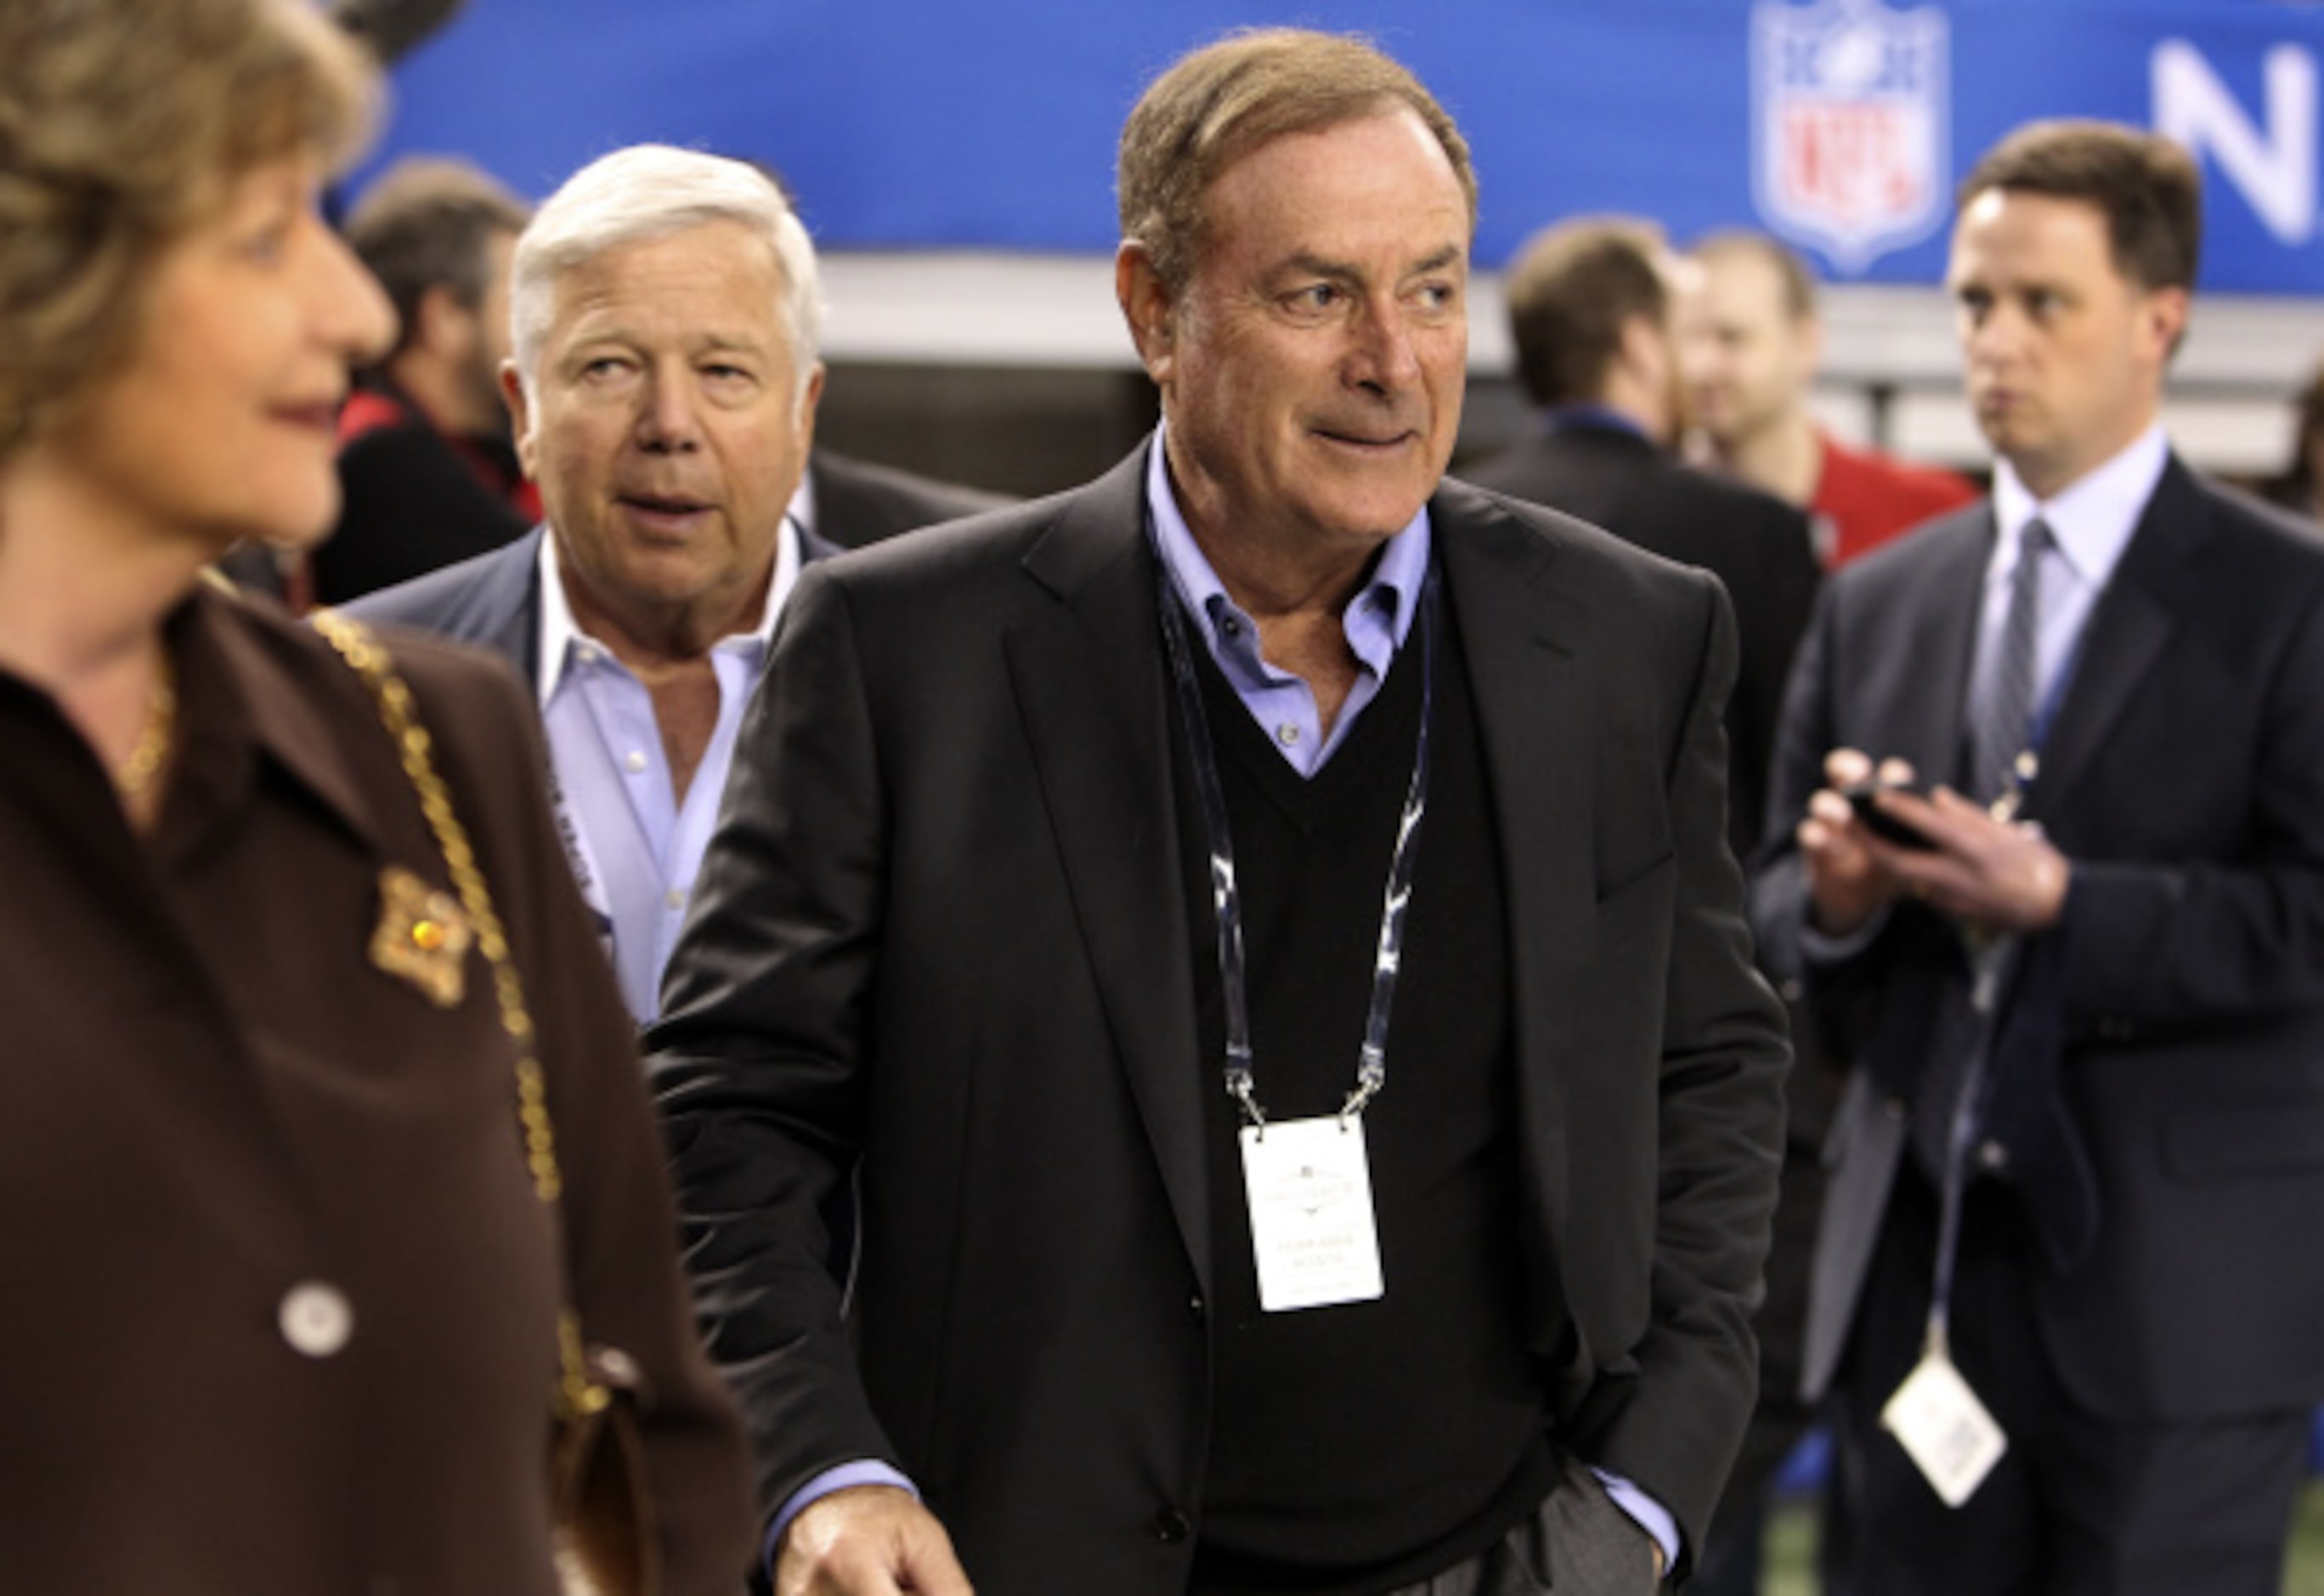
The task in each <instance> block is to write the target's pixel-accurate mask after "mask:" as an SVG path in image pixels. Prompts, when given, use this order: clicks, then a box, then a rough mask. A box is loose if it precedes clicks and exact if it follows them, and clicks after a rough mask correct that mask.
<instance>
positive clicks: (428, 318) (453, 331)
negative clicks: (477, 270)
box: [410, 282, 479, 360]
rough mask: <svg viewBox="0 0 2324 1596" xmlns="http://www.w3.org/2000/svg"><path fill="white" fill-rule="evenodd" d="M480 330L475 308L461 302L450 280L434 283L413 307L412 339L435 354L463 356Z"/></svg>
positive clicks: (453, 356)
mask: <svg viewBox="0 0 2324 1596" xmlns="http://www.w3.org/2000/svg"><path fill="white" fill-rule="evenodd" d="M478 331H479V329H478V328H477V326H476V313H475V311H474V310H473V309H469V308H468V307H467V306H466V305H463V304H462V303H460V296H459V295H458V294H457V293H455V292H453V291H452V289H451V286H450V285H449V284H448V283H442V282H438V283H431V284H430V285H429V287H428V289H427V290H426V291H424V292H422V293H421V294H420V302H419V303H418V304H416V305H414V306H413V307H412V308H411V338H410V343H411V345H412V346H413V347H415V348H420V349H425V350H427V351H428V352H429V353H430V354H432V355H440V356H442V357H444V358H446V359H453V360H457V359H458V358H460V357H461V356H463V355H466V353H467V349H468V346H469V345H471V344H473V343H475V340H476V337H477V334H478Z"/></svg>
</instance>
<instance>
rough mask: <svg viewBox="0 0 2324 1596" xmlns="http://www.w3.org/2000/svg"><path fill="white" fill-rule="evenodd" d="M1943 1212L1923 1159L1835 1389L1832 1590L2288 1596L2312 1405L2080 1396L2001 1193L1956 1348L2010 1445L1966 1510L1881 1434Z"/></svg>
mask: <svg viewBox="0 0 2324 1596" xmlns="http://www.w3.org/2000/svg"><path fill="white" fill-rule="evenodd" d="M1937 1215H1938V1204H1937V1198H1936V1194H1935V1192H1934V1191H1933V1190H1932V1187H1931V1186H1930V1185H1929V1183H1928V1181H1927V1180H1926V1179H1925V1178H1923V1176H1922V1175H1921V1174H1920V1172H1919V1171H1918V1169H1917V1168H1915V1167H1914V1166H1913V1164H1912V1162H1911V1160H1910V1159H1909V1158H1908V1159H1907V1160H1905V1164H1904V1168H1903V1169H1901V1170H1900V1171H1899V1172H1898V1175H1897V1184H1896V1192H1895V1195H1894V1196H1893V1197H1892V1198H1891V1199H1890V1202H1889V1209H1888V1214H1887V1218H1886V1222H1885V1224H1884V1227H1883V1234H1882V1240H1881V1242H1880V1246H1879V1249H1878V1251H1877V1255H1876V1256H1875V1259H1874V1260H1873V1265H1872V1271H1871V1274H1870V1277H1869V1278H1867V1281H1866V1283H1865V1292H1864V1300H1863V1303H1862V1305H1861V1306H1860V1308H1859V1309H1858V1315H1857V1322H1856V1325H1855V1329H1854V1331H1853V1333H1852V1336H1851V1339H1850V1342H1849V1349H1848V1352H1847V1355H1846V1357H1845V1359H1844V1360H1843V1361H1842V1363H1841V1366H1840V1373H1839V1378H1838V1379H1837V1381H1836V1382H1835V1384H1834V1387H1833V1391H1832V1420H1833V1431H1834V1435H1833V1438H1834V1441H1835V1443H1836V1449H1835V1450H1836V1455H1835V1460H1834V1462H1835V1470H1834V1474H1833V1479H1832V1499H1831V1506H1830V1510H1829V1511H1828V1512H1827V1514H1826V1516H1825V1529H1824V1554H1823V1562H1824V1568H1823V1576H1824V1590H1825V1592H1826V1596H2190V1592H2195V1591H2200V1592H2202V1596H2277V1593H2278V1592H2279V1591H2281V1589H2282V1580H2283V1555H2284V1548H2285V1544H2286V1541H2287V1538H2288V1536H2289V1533H2290V1529H2291V1522H2292V1507H2293V1501H2294V1499H2295V1498H2296V1496H2297V1495H2298V1492H2299V1489H2300V1483H2301V1476H2302V1472H2303V1465H2304V1463H2305V1461H2306V1454H2307V1438H2308V1430H2309V1415H2308V1413H2307V1411H2306V1410H2305V1409H2301V1410H2295V1411H2287V1412H2282V1413H2267V1414H2258V1415H2251V1416H2238V1417H2236V1418H2233V1419H2223V1420H2209V1421H2199V1422H2183V1423H2153V1422H2138V1423H2132V1422H2126V1421H2121V1420H2112V1419H2107V1418H2103V1417H2100V1416H2098V1415H2095V1414H2092V1413H2089V1412H2087V1411H2084V1410H2082V1409H2080V1408H2079V1407H2076V1406H2075V1405H2074V1404H2073V1403H2072V1402H2071V1401H2070V1400H2069V1399H2068V1398H2067V1396H2066V1394H2065V1392H2064V1391H2063V1389H2062V1388H2061V1387H2060V1385H2059V1382H2058V1379H2057V1377H2056V1375H2055V1373H2054V1371H2053V1370H2052V1367H2051V1363H2050V1358H2049V1355H2048V1352H2047V1351H2046V1349H2045V1348H2044V1345H2043V1336H2042V1332H2041V1328H2040V1326H2039V1325H2038V1324H2036V1323H2035V1320H2034V1315H2033V1299H2032V1296H2031V1293H2030V1290H2029V1282H2030V1281H2031V1280H2032V1279H2033V1274H2032V1271H2033V1270H2034V1269H2036V1268H2039V1267H2041V1265H2040V1260H2039V1259H2038V1258H2036V1257H2035V1256H2033V1254H2034V1249H2035V1246H2036V1243H2035V1242H2034V1241H2033V1239H2032V1237H2031V1235H2030V1233H2029V1232H2028V1228H2027V1224H2026V1221H2025V1219H2024V1214H2023V1213H2022V1212H2021V1211H2020V1209H2019V1208H2018V1205H2017V1203H2016V1200H2015V1197H2014V1196H2012V1195H2010V1194H2009V1193H2008V1192H2006V1190H2003V1189H2001V1188H1998V1187H1995V1186H1992V1185H1978V1186H1977V1187H1974V1188H1973V1189H1972V1190H1971V1193H1970V1195H1969V1204H1968V1207H1967V1209H1966V1210H1965V1212H1964V1213H1963V1219H1962V1227H1961V1229H1962V1233H1961V1255H1960V1270H1959V1279H1958V1284H1957V1285H1956V1286H1955V1287H1954V1290H1953V1307H1952V1325H1951V1330H1952V1342H1953V1357H1954V1361H1955V1362H1957V1363H1958V1364H1959V1365H1960V1370H1961V1372H1962V1374H1963V1375H1964V1376H1966V1377H1967V1379H1968V1380H1969V1384H1970V1386H1971V1387H1972V1388H1975V1390H1976V1391H1977V1394H1978V1398H1979V1399H1980V1400H1982V1401H1983V1402H1984V1403H1985V1405H1986V1407H1987V1408H1989V1409H1990V1410H1991V1411H1992V1413H1993V1415H1994V1416H1995V1418H1996V1419H1997V1420H1998V1421H1999V1422H2000V1424H2001V1426H2002V1428H2003V1429H2004V1430H2005V1431H2006V1432H2007V1434H2008V1436H2009V1451H2008V1453H2007V1454H2006V1455H2005V1456H2004V1457H2003V1459H2002V1461H2001V1462H2000V1463H1999V1464H1998V1465H1997V1467H1996V1468H1995V1469H1994V1471H1993V1472H1992V1473H1991V1474H1989V1475H1987V1478H1986V1481H1985V1483H1984V1484H1983V1485H1981V1486H1980V1487H1978V1491H1977V1494H1976V1495H1974V1496H1972V1497H1971V1498H1969V1500H1968V1501H1967V1502H1965V1503H1964V1504H1962V1505H1961V1506H1960V1508H1947V1507H1946V1506H1945V1505H1944V1504H1943V1503H1942V1502H1941V1501H1940V1500H1939V1499H1937V1496H1936V1493H1935V1492H1934V1491H1932V1490H1930V1489H1929V1487H1928V1485H1927V1483H1926V1482H1925V1481H1923V1479H1922V1478H1921V1475H1920V1472H1919V1471H1918V1470H1916V1469H1915V1468H1914V1466H1913V1463H1912V1462H1911V1460H1910V1459H1909V1458H1907V1457H1906V1456H1905V1455H1904V1450H1903V1448H1901V1447H1900V1446H1898V1445H1897V1444H1896V1441H1895V1437H1893V1436H1891V1435H1888V1434H1887V1433H1886V1432H1885V1431H1884V1430H1882V1429H1881V1428H1880V1409H1881V1407H1882V1406H1883V1405H1884V1404H1886V1401H1887V1400H1888V1398H1889V1397H1890V1395H1891V1394H1892V1393H1894V1392H1895V1388H1896V1387H1897V1386H1898V1385H1899V1384H1900V1383H1902V1382H1903V1380H1904V1377H1905V1376H1906V1375H1907V1374H1908V1373H1910V1372H1911V1371H1912V1369H1913V1366H1914V1364H1915V1363H1916V1362H1917V1361H1919V1359H1920V1356H1921V1351H1922V1345H1923V1340H1924V1337H1925V1335H1926V1330H1927V1316H1928V1310H1929V1295H1930V1282H1931V1273H1932V1268H1933V1266H1934V1262H1935V1251H1936V1230H1937Z"/></svg>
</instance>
